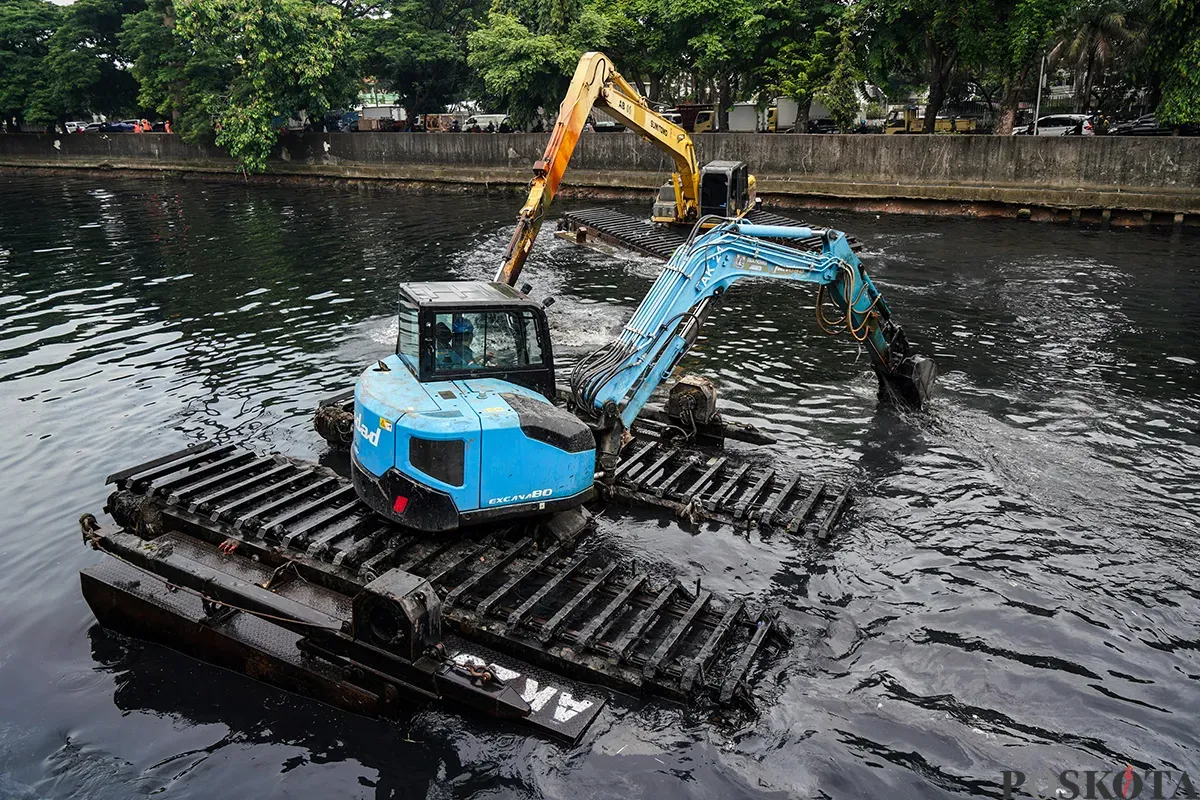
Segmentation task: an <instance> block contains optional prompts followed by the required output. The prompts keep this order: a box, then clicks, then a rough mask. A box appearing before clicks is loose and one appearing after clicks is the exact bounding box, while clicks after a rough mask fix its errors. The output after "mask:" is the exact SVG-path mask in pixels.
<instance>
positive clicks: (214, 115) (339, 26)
mask: <svg viewBox="0 0 1200 800" xmlns="http://www.w3.org/2000/svg"><path fill="white" fill-rule="evenodd" d="M175 12H176V17H175V29H174V31H175V34H176V35H177V36H179V37H181V38H182V40H183V41H184V42H186V43H187V45H186V46H187V47H188V49H189V50H190V58H191V59H194V60H195V61H196V62H198V63H199V64H200V65H213V67H214V68H215V71H216V72H217V73H218V74H219V75H220V76H221V82H220V83H219V84H217V85H214V84H215V83H216V82H207V83H206V84H205V85H204V86H202V87H199V88H194V89H192V90H191V91H190V97H191V98H192V99H193V100H194V102H195V103H196V107H195V108H194V110H193V111H194V113H196V114H204V115H207V116H208V117H209V118H210V119H211V120H212V127H213V129H215V130H216V142H217V144H218V145H221V146H223V147H225V148H226V149H227V150H228V151H229V154H230V155H231V156H233V157H234V158H235V159H237V161H238V162H239V164H240V165H241V168H242V169H243V170H244V171H247V172H262V171H263V170H265V169H266V161H267V157H268V156H269V155H270V153H271V151H272V149H273V148H274V147H275V145H276V143H277V142H278V139H279V134H278V131H279V128H280V127H281V126H282V125H283V124H284V122H285V121H286V120H287V119H289V118H294V117H301V116H303V115H305V114H307V115H308V116H310V117H314V116H320V115H322V114H324V113H325V112H326V111H328V110H330V109H331V108H335V107H337V106H340V105H343V104H345V103H347V102H349V100H351V99H352V98H353V97H354V96H355V95H356V94H357V92H358V88H359V86H360V82H359V77H358V70H357V67H356V65H355V63H354V61H353V58H352V49H353V48H352V41H351V35H350V30H349V27H348V25H347V24H346V20H345V18H344V17H343V15H342V10H341V9H340V8H339V7H337V6H334V5H330V4H327V3H318V2H314V0H187V1H186V2H182V1H178V2H176V6H175ZM186 135H187V136H189V137H198V136H201V135H203V134H202V131H201V130H200V129H199V126H189V130H188V131H187V134H186Z"/></svg>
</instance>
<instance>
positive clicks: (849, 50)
mask: <svg viewBox="0 0 1200 800" xmlns="http://www.w3.org/2000/svg"><path fill="white" fill-rule="evenodd" d="M855 52H856V50H855V46H854V24H853V19H852V18H851V17H849V16H847V18H845V19H844V20H843V23H842V30H841V32H840V33H839V34H838V49H837V53H836V55H835V56H834V60H833V62H834V63H833V69H832V70H830V72H829V76H828V77H827V78H826V80H825V82H824V84H823V85H822V86H821V88H819V89H817V91H816V92H815V93H814V95H813V97H814V99H815V100H817V101H818V102H819V103H821V105H823V106H825V107H826V108H827V109H829V116H830V117H831V118H832V119H833V121H834V122H835V123H837V126H838V128H839V129H840V130H842V131H847V130H849V129H850V128H851V127H852V126H853V125H854V123H855V122H857V121H858V112H859V103H858V86H859V84H860V83H861V82H862V73H861V71H860V70H859V69H858V66H857V64H856V60H855Z"/></svg>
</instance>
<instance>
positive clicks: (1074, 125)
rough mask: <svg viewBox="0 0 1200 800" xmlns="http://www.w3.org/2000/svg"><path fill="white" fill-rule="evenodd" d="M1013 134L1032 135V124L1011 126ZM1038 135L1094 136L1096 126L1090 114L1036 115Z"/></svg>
mask: <svg viewBox="0 0 1200 800" xmlns="http://www.w3.org/2000/svg"><path fill="white" fill-rule="evenodd" d="M1012 135H1013V136H1031V135H1033V125H1020V126H1018V127H1015V128H1013V132H1012ZM1037 135H1038V136H1069V135H1081V136H1095V135H1096V126H1095V123H1094V122H1093V121H1092V115H1091V114H1051V115H1049V116H1045V117H1038V121H1037Z"/></svg>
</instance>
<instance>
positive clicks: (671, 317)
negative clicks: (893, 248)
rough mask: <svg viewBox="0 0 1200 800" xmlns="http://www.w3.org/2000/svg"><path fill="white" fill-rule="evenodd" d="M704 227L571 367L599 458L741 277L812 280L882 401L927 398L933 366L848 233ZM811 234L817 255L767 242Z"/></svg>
mask: <svg viewBox="0 0 1200 800" xmlns="http://www.w3.org/2000/svg"><path fill="white" fill-rule="evenodd" d="M702 222H703V220H702ZM700 226H701V223H697V225H696V229H695V230H694V231H693V234H692V237H691V238H690V239H689V240H688V242H687V243H686V244H684V245H683V246H681V247H680V248H679V249H678V250H676V251H675V253H674V255H673V256H672V257H671V259H670V261H668V262H667V265H666V266H665V267H664V268H663V271H662V272H661V273H660V274H659V276H658V279H657V280H656V281H655V282H654V284H653V286H651V288H650V291H649V292H648V293H647V295H646V297H645V299H643V300H642V303H641V305H639V306H638V308H637V310H636V311H635V312H634V314H633V317H632V318H631V319H630V320H629V322H628V323H627V324H626V325H625V328H624V330H623V331H622V332H621V335H620V337H618V338H617V340H616V341H614V342H611V343H609V344H607V345H605V346H604V347H602V348H600V349H599V350H597V351H595V352H594V353H592V354H590V355H589V356H587V357H586V358H584V359H583V360H581V361H580V362H579V363H578V364H577V365H576V367H575V369H574V371H573V372H572V374H571V395H572V401H573V403H574V405H575V407H576V409H577V411H579V412H580V413H582V414H585V415H588V416H590V417H591V418H592V419H593V420H594V421H595V422H596V432H597V442H598V445H599V451H600V452H599V455H600V456H601V458H602V463H603V460H604V458H605V457H606V456H607V457H609V458H611V457H614V456H615V455H616V454H617V453H618V452H619V449H620V446H621V439H622V435H623V433H624V431H625V430H627V429H628V428H629V427H630V426H631V425H632V424H633V421H634V420H635V419H636V418H637V416H638V414H639V413H640V412H641V410H642V408H643V407H644V406H645V405H646V402H647V401H648V400H649V399H650V395H651V394H652V393H653V392H654V390H655V389H656V388H657V387H658V386H659V384H661V383H662V382H663V381H665V380H666V379H667V378H669V377H670V375H671V372H672V370H673V369H674V368H675V365H676V364H678V363H679V360H680V359H681V358H683V356H684V354H686V353H687V351H688V349H689V348H690V347H691V346H692V344H693V343H694V342H695V341H696V337H697V335H698V334H699V332H700V327H701V326H702V325H703V324H704V320H705V318H706V317H707V316H708V313H709V311H710V310H711V307H712V304H713V301H714V300H715V299H716V298H718V297H719V296H720V295H722V294H723V293H724V292H725V291H726V290H728V289H729V287H730V286H732V285H733V284H734V283H735V282H737V281H739V280H741V279H743V278H772V279H776V280H785V281H793V282H800V283H813V284H816V285H817V286H818V287H819V288H818V296H817V304H816V309H817V322H818V324H819V325H820V327H821V328H822V330H824V331H825V332H826V333H830V334H838V333H847V334H849V335H850V336H851V337H852V338H853V339H854V340H855V341H857V342H859V343H860V344H861V345H862V346H863V348H864V349H866V351H867V353H868V354H869V355H870V358H871V366H872V367H873V368H874V370H875V373H876V375H877V376H878V377H879V382H880V396H881V398H891V399H894V400H896V401H898V402H899V403H901V404H903V405H907V406H910V407H916V408H919V407H920V406H921V405H922V404H923V403H924V402H925V401H926V399H927V398H928V396H929V393H930V391H931V389H932V387H933V381H934V379H935V377H936V374H937V371H936V368H935V366H934V363H933V361H931V360H930V359H928V358H925V357H923V356H919V355H914V354H913V353H912V352H911V348H910V346H909V343H908V340H907V339H906V338H905V336H904V332H903V330H901V328H900V326H899V325H898V324H896V323H895V322H894V321H893V320H892V314H891V310H890V309H889V308H888V305H887V303H886V302H885V301H884V299H883V295H882V294H880V292H879V290H878V288H876V286H875V284H874V282H872V281H871V278H870V277H869V276H868V275H867V273H866V271H865V270H864V269H863V268H862V265H861V264H860V263H859V261H858V257H857V256H856V255H855V254H854V251H853V250H852V249H851V247H850V245H849V243H848V242H847V241H846V236H845V234H843V233H841V232H839V231H834V230H824V231H821V230H813V229H811V228H791V227H782V226H770V225H752V224H748V223H743V222H739V221H736V220H731V221H726V222H722V223H721V224H720V225H718V226H717V227H715V228H713V229H712V230H710V231H708V232H707V233H704V234H702V235H697V233H698V232H699V230H700ZM814 235H817V236H820V237H821V238H822V247H821V250H820V252H815V251H805V250H797V249H793V248H791V247H788V246H786V245H782V244H777V243H776V242H774V241H771V240H787V239H805V238H809V237H811V236H814ZM829 306H832V308H833V312H832V313H833V314H834V317H835V318H833V319H830V317H829V314H828V313H827V307H829Z"/></svg>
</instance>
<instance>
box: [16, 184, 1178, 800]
mask: <svg viewBox="0 0 1200 800" xmlns="http://www.w3.org/2000/svg"><path fill="white" fill-rule="evenodd" d="M0 182H3V183H4V188H5V192H6V195H5V196H6V197H8V198H14V197H19V198H22V202H20V203H16V204H10V206H6V208H5V210H4V212H3V213H0V387H2V388H3V392H0V415H2V416H3V418H4V419H5V421H6V422H7V423H8V428H7V430H8V432H9V437H8V438H7V440H6V443H5V446H4V448H2V449H0V474H2V475H3V476H4V478H5V480H4V481H0V507H3V508H5V509H6V510H7V511H8V512H9V524H8V525H7V526H5V527H4V528H3V529H0V552H2V554H3V556H4V562H3V563H4V567H3V568H2V569H0V589H2V590H3V591H4V593H5V597H6V613H5V615H4V616H3V618H2V619H0V683H2V685H4V686H5V687H6V688H10V689H11V688H12V687H16V689H17V691H10V692H8V693H7V694H5V695H0V796H3V797H6V798H7V797H14V798H20V799H21V800H24V799H25V798H39V799H40V798H45V797H92V798H118V797H120V798H124V797H131V796H143V795H151V794H158V793H162V794H165V795H166V796H170V797H173V798H174V797H212V796H239V797H240V796H255V797H277V796H279V797H282V796H303V797H330V798H334V797H348V798H349V797H371V798H375V797H380V798H392V797H397V798H399V797H432V798H442V797H456V798H457V797H508V796H512V797H563V796H570V795H580V796H589V797H590V796H596V797H640V796H648V797H671V798H673V797H742V796H754V797H772V798H773V797H846V798H851V797H888V798H892V797H897V798H898V797H930V796H951V795H955V796H990V797H998V796H1000V794H1001V786H1002V784H1001V782H1000V781H1001V771H1002V770H1004V769H1018V770H1022V771H1024V772H1026V773H1027V774H1034V773H1036V772H1039V771H1045V770H1047V769H1050V768H1055V769H1123V768H1124V765H1125V764H1132V765H1134V766H1135V767H1136V768H1160V769H1175V770H1182V769H1193V768H1195V769H1200V766H1197V765H1198V764H1200V759H1198V758H1197V754H1198V748H1200V737H1197V735H1196V733H1195V730H1194V725H1193V724H1192V723H1193V716H1194V715H1192V714H1191V713H1190V710H1191V709H1193V708H1195V707H1196V705H1197V703H1200V692H1198V690H1197V685H1198V681H1200V655H1198V654H1200V635H1198V634H1197V628H1198V625H1200V619H1198V618H1197V615H1196V613H1195V609H1196V607H1197V600H1198V599H1200V590H1197V588H1196V585H1197V569H1196V566H1195V565H1196V558H1195V555H1196V548H1197V545H1196V543H1195V525H1196V518H1197V509H1198V508H1200V485H1198V484H1197V482H1196V480H1195V476H1196V474H1197V471H1198V468H1200V431H1198V430H1197V427H1196V422H1195V421H1196V418H1197V413H1200V393H1198V392H1197V387H1198V386H1200V375H1198V369H1197V367H1198V363H1200V343H1198V342H1197V340H1196V338H1195V336H1194V331H1195V330H1196V329H1197V327H1200V255H1198V253H1200V249H1198V248H1197V246H1196V245H1197V243H1198V240H1197V237H1196V236H1195V234H1194V233H1193V232H1184V233H1183V234H1182V235H1173V234H1166V233H1158V232H1153V231H1143V232H1100V231H1081V230H1078V229H1073V228H1066V227H1048V226H1039V225H1031V224H1028V223H1015V222H995V221H988V222H983V221H967V220H946V219H917V218H901V217H879V216H875V215H854V214H846V213H842V212H833V213H830V214H823V215H821V219H820V221H821V222H822V223H825V224H830V225H832V226H834V227H839V228H841V229H844V230H848V231H850V232H852V233H854V234H855V235H856V236H857V237H858V238H859V239H860V240H861V241H862V242H863V243H864V245H865V249H864V262H865V263H866V265H867V267H868V269H869V270H870V271H871V274H872V276H873V277H874V279H875V280H876V282H877V283H878V284H879V285H880V286H881V288H882V289H883V291H884V292H885V294H886V296H887V299H888V303H889V305H890V306H891V308H892V310H893V313H894V314H896V315H897V317H898V318H899V319H900V321H901V322H902V324H903V325H904V326H905V330H906V332H907V333H908V334H909V337H910V339H912V340H913V341H915V342H916V343H917V345H918V347H919V349H921V350H922V351H923V352H925V353H927V354H930V355H932V356H933V357H934V358H935V359H936V360H937V361H938V363H939V367H940V371H941V373H942V378H941V381H940V393H939V395H938V396H937V398H936V400H935V402H934V404H933V405H932V407H931V408H930V410H929V411H928V412H927V413H923V414H920V415H911V414H902V413H898V412H896V411H893V410H889V409H886V408H879V407H878V406H877V404H876V400H875V385H874V379H873V377H872V376H871V375H870V373H869V370H868V369H867V366H866V363H867V362H866V359H865V356H864V355H863V354H862V353H860V352H858V351H857V349H856V348H855V347H854V345H853V344H852V343H850V342H847V341H845V340H843V339H829V338H827V337H823V336H820V335H819V334H817V333H816V331H815V324H814V322H813V318H812V313H813V310H812V305H811V304H812V296H811V292H807V291H806V290H804V289H803V288H797V287H783V288H780V287H778V286H772V285H770V284H766V283H750V284H740V285H739V286H737V287H735V289H734V290H733V291H731V292H730V293H729V294H728V295H726V296H725V297H724V298H723V303H722V307H721V308H720V309H718V310H717V311H716V312H715V313H714V314H713V316H712V318H711V322H710V324H708V325H706V326H705V328H704V330H703V332H702V335H701V338H700V341H699V343H698V346H697V347H696V348H695V350H694V351H693V352H692V353H691V354H690V355H689V356H688V358H687V359H686V361H685V364H684V368H685V369H686V370H688V371H690V372H693V373H698V374H701V375H704V376H706V377H708V378H710V379H711V380H713V381H714V382H715V383H716V384H717V385H718V387H719V391H720V397H721V402H722V404H723V408H724V411H725V413H727V414H729V415H731V416H733V417H736V418H738V419H741V420H744V421H747V422H752V423H754V424H756V425H759V426H762V427H764V428H767V429H769V430H771V431H772V432H773V433H774V434H776V435H777V436H778V438H779V442H778V444H776V445H774V446H771V447H768V448H763V449H762V455H763V456H764V457H769V458H771V459H774V460H778V461H781V462H783V463H786V464H790V465H792V466H794V467H795V468H799V469H802V470H804V471H805V472H806V473H807V474H808V475H809V476H810V477H811V478H812V479H813V480H821V481H827V482H829V483H830V484H832V485H840V484H841V483H844V482H847V481H850V482H852V483H853V484H854V486H855V487H856V493H855V497H854V505H853V506H852V508H851V510H850V512H849V513H848V514H847V516H846V517H845V519H844V521H843V523H842V524H841V525H840V526H839V527H838V528H837V530H836V531H835V533H834V536H833V537H832V539H831V541H830V542H828V543H827V544H825V545H823V546H819V547H818V546H815V545H814V544H813V543H812V542H811V541H809V540H808V539H806V538H805V537H790V536H785V535H776V536H772V537H767V538H764V537H762V536H761V535H759V534H758V533H757V532H750V533H745V532H742V533H733V532H730V531H727V530H719V529H715V528H714V527H712V526H701V527H699V528H692V527H689V526H687V525H684V524H681V523H679V522H678V521H675V520H670V519H663V518H661V517H659V516H656V515H654V514H649V513H646V512H645V511H640V510H636V509H623V508H609V509H606V510H605V511H604V512H603V513H602V514H601V515H600V518H599V525H600V528H599V533H598V535H597V536H596V537H594V539H593V540H592V541H591V542H590V543H589V545H588V546H589V547H593V548H595V549H596V550H597V551H599V555H598V556H597V557H598V558H601V557H603V558H611V559H623V560H627V561H634V562H636V563H637V564H638V565H639V566H640V567H643V568H645V569H647V570H650V571H651V573H652V574H653V575H654V576H655V578H656V579H658V580H665V579H666V578H667V577H669V576H672V575H677V576H679V577H680V579H681V580H683V581H685V582H688V583H691V582H694V581H695V580H697V579H699V580H701V581H702V582H703V584H704V585H705V586H706V587H708V588H711V589H713V590H715V591H719V592H722V593H725V594H731V595H736V596H738V597H741V598H744V599H746V600H747V601H749V602H752V603H756V604H757V603H762V602H764V601H767V602H770V603H771V604H773V605H775V606H776V607H778V608H779V609H780V610H781V613H782V614H783V616H784V618H785V619H786V620H787V621H789V622H790V623H791V624H792V625H793V627H794V629H795V632H796V637H795V639H796V641H795V645H794V647H793V648H792V650H791V651H790V652H788V653H787V654H786V655H781V656H780V657H779V658H777V659H775V660H774V661H772V662H771V663H770V664H769V665H768V666H766V667H765V668H764V670H763V673H762V674H760V675H757V676H755V677H756V680H757V681H758V684H759V686H760V687H761V691H760V694H759V697H758V710H759V714H758V716H757V717H756V718H751V719H745V720H740V721H739V722H738V723H737V724H736V725H733V726H730V725H728V724H724V725H714V724H711V723H710V721H709V720H708V719H706V718H705V716H704V714H702V713H699V712H696V711H688V710H684V709H680V708H678V707H676V706H673V705H670V704H666V703H662V702H658V701H655V700H635V699H633V698H625V697H617V698H615V699H614V700H613V702H612V703H611V704H610V705H609V707H608V708H607V709H606V710H605V711H604V712H603V713H602V714H601V716H600V718H599V719H598V721H597V724H596V725H595V726H594V727H593V729H592V730H590V731H589V732H588V734H587V735H586V736H585V737H584V739H583V741H581V742H580V743H579V744H578V745H576V746H574V747H564V746H562V745H559V744H556V743H553V742H548V741H545V740H542V739H539V738H536V737H531V736H528V735H527V734H526V733H525V731H524V730H523V729H520V728H515V727H511V726H503V725H498V724H496V723H493V722H492V721H490V720H486V719H483V718H480V717H476V716H470V715H467V716H458V715H455V714H452V713H449V712H447V711H446V710H444V709H414V710H413V711H412V713H411V715H409V716H408V717H406V718H405V719H404V720H403V721H402V722H401V723H399V724H397V725H385V724H382V723H379V722H373V721H370V720H364V719H361V718H357V717H354V716H351V715H348V714H345V713H342V712H338V711H334V710H332V709H329V708H326V707H324V706H322V705H319V704H317V703H314V702H311V701H308V700H305V699H303V698H297V697H293V696H290V695H287V694H284V693H280V692H277V691H275V690H271V689H267V688H265V687H263V686H261V685H259V684H256V683H254V682H253V681H250V680H249V679H246V678H244V677H241V676H237V675H233V674H231V673H226V672H223V671H221V670H218V669H215V668H210V667H206V666H204V665H201V664H198V663H196V662H194V661H191V660H190V659H187V658H185V657H183V656H181V655H178V654H176V653H173V652H170V651H166V650H163V649H161V648H157V647H153V646H149V645H145V644H141V643H137V642H130V641H127V640H124V639H122V638H120V637H117V636H114V635H112V634H109V633H106V632H104V631H103V630H100V629H99V628H97V627H96V626H95V623H94V620H93V619H92V618H91V615H90V613H89V612H88V609H87V608H86V606H85V605H84V603H83V602H82V599H81V598H80V596H79V590H78V579H77V577H76V573H77V571H78V570H79V568H80V567H82V566H85V565H86V564H88V563H91V561H92V560H93V559H94V558H95V556H94V554H91V553H89V552H87V551H85V550H84V549H83V548H82V547H81V546H80V545H79V542H78V538H77V534H76V533H75V519H76V518H77V517H78V515H79V514H80V513H82V512H84V511H96V510H97V509H98V508H99V507H100V505H101V504H102V503H103V499H104V495H105V487H104V486H103V482H104V477H105V475H107V474H108V473H109V472H111V471H112V470H113V469H115V468H118V467H120V466H123V465H125V464H128V463H132V462H136V461H140V460H143V459H145V458H147V457H149V456H152V455H154V454H157V453H161V452H166V451H170V450H174V449H177V448H179V447H181V446H183V445H184V444H187V443H188V442H191V441H195V440H197V439H200V438H206V437H213V436H216V437H220V438H224V439H226V440H230V441H233V440H242V439H248V440H250V441H251V442H252V443H254V444H256V445H257V446H260V447H264V448H265V447H270V448H275V449H278V450H281V451H283V452H285V453H287V454H289V455H295V456H300V457H306V458H315V459H320V460H321V461H322V462H323V463H328V464H331V465H335V464H337V463H339V461H340V459H339V458H338V457H334V456H331V455H329V454H328V453H326V451H325V449H324V447H323V445H322V444H321V443H320V441H319V440H318V439H317V437H316V435H315V434H314V433H313V432H312V430H311V428H310V427H309V415H310V413H311V410H312V408H313V407H314V405H315V404H316V402H317V400H318V399H320V398H321V397H324V396H326V395H328V394H331V393H334V392H337V391H340V390H342V389H345V388H347V387H348V386H350V385H351V384H352V383H353V380H354V377H355V375H356V374H357V372H358V371H359V370H360V369H361V368H362V366H363V365H364V364H365V363H368V362H369V361H370V360H371V359H372V358H374V357H376V356H377V355H378V354H380V353H382V352H386V351H388V350H389V348H391V347H393V346H394V342H395V336H396V324H395V320H394V318H393V310H392V309H393V306H394V303H395V284H396V283H399V282H401V281H407V280H428V279H448V278H449V279H454V278H472V279H478V278H487V277H490V275H491V273H492V270H493V269H494V268H495V265H496V264H497V263H498V261H499V258H500V255H501V253H502V252H503V249H504V247H505V245H506V244H507V237H508V233H507V229H508V226H509V225H510V223H511V218H512V213H513V198H511V197H507V196H506V197H502V198H487V197H470V198H459V197H454V198H447V197H439V196H432V195H404V194H394V193H387V192H378V193H376V192H369V191H361V192H360V191H336V192H333V191H327V190H325V189H320V188H306V189H297V188H287V189H285V188H272V187H257V186H256V187H245V186H238V185H228V184H219V185H218V184H213V185H208V184H203V183H195V182H188V183H173V182H169V181H163V182H157V181H149V182H137V183H134V182H125V181H106V182H105V183H103V184H100V183H98V182H95V181H90V180H72V179H65V178H5V179H0ZM631 210H635V209H632V208H631ZM636 210H641V206H640V205H639V206H637V207H636ZM809 216H810V217H812V215H809ZM549 227H550V226H547V228H549ZM653 274H654V271H653V265H650V264H647V263H645V262H644V261H643V260H638V259H631V260H627V261H620V260H613V259H611V258H608V257H605V256H602V255H600V254H597V253H595V252H592V251H590V250H584V249H579V248H575V247H573V246H571V245H569V244H567V243H565V242H563V241H561V240H558V239H555V238H554V237H553V235H552V234H551V232H550V231H549V230H546V231H544V232H543V236H542V239H541V240H539V243H538V249H537V250H536V251H535V253H534V257H533V258H532V259H531V262H530V264H529V268H528V273H527V275H528V279H529V280H530V282H531V283H533V285H534V292H533V293H534V296H535V297H537V298H539V299H540V298H542V297H547V296H554V297H556V298H557V299H558V302H557V303H556V304H555V305H554V306H552V307H551V309H550V312H549V313H550V317H551V322H552V326H553V327H554V329H555V337H556V342H557V343H559V344H560V345H561V348H560V349H561V351H562V354H563V355H564V356H565V359H564V360H566V361H570V360H571V359H572V358H573V357H575V356H577V355H578V354H580V353H583V352H587V351H588V350H590V349H592V348H594V347H595V346H597V345H599V344H601V343H603V342H604V341H606V340H607V339H608V338H609V337H611V336H612V335H613V334H614V333H615V332H616V331H617V330H619V329H620V327H621V325H622V324H623V323H624V321H625V319H626V318H627V316H628V315H629V314H630V313H631V311H632V309H633V308H634V306H635V305H636V303H637V302H638V300H639V299H640V298H641V296H642V295H643V294H644V293H645V291H646V289H647V287H648V286H649V284H650V281H651V280H652V278H653ZM410 740H411V741H410Z"/></svg>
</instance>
